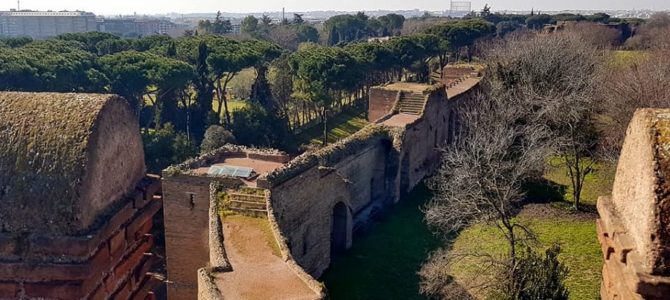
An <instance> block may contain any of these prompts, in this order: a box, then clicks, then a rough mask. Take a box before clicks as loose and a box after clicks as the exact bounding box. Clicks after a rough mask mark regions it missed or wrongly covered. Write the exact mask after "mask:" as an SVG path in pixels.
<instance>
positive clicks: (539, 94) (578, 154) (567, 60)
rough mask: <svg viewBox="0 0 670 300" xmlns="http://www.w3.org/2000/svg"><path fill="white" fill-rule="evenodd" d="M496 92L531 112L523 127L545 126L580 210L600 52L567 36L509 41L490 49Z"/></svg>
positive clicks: (590, 150)
mask: <svg viewBox="0 0 670 300" xmlns="http://www.w3.org/2000/svg"><path fill="white" fill-rule="evenodd" d="M488 57H489V61H490V62H491V65H492V66H493V68H492V69H493V70H492V72H493V74H495V76H496V80H494V81H493V82H494V85H495V86H494V87H495V91H496V93H498V94H512V95H514V97H518V98H520V99H522V100H521V101H522V102H523V103H524V106H528V107H531V109H532V112H531V113H529V114H527V116H526V120H525V121H526V122H529V123H539V124H546V125H547V126H548V127H549V128H550V129H551V132H552V139H551V140H550V141H548V142H550V143H551V144H552V146H553V147H554V149H555V151H556V153H557V154H558V155H560V156H561V157H562V160H563V162H564V164H565V167H566V168H567V171H568V175H569V176H570V179H571V185H572V190H573V195H572V196H573V198H574V207H575V208H576V209H579V204H580V200H581V192H582V187H583V185H584V180H585V179H586V176H587V175H588V174H589V173H590V172H592V171H593V160H592V159H591V158H592V157H593V156H594V153H593V149H594V148H595V145H596V143H597V137H596V135H595V130H594V122H593V119H594V109H593V107H594V94H595V90H596V87H597V83H598V81H597V76H596V75H597V73H598V70H599V68H600V66H601V65H602V57H603V55H602V52H601V51H598V50H597V48H596V47H594V46H593V45H592V44H591V43H590V42H589V41H588V40H586V39H584V38H583V37H582V36H580V35H574V34H570V33H569V32H564V33H556V34H552V35H548V36H547V35H535V36H521V37H518V36H517V37H512V38H511V39H509V40H506V41H503V42H502V43H501V44H499V45H497V46H495V47H493V48H492V50H491V51H490V53H489V56H488Z"/></svg>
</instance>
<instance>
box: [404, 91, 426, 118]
mask: <svg viewBox="0 0 670 300" xmlns="http://www.w3.org/2000/svg"><path fill="white" fill-rule="evenodd" d="M425 103H426V97H424V96H423V95H422V94H417V93H411V92H400V100H399V101H398V112H400V113H403V114H410V115H421V114H422V113H423V106H424V105H425Z"/></svg>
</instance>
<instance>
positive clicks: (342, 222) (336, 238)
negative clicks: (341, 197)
mask: <svg viewBox="0 0 670 300" xmlns="http://www.w3.org/2000/svg"><path fill="white" fill-rule="evenodd" d="M347 213H348V211H347V206H346V205H345V204H344V203H342V202H340V203H337V204H336V205H335V207H333V229H332V231H331V235H330V250H331V255H332V254H337V253H342V252H344V251H345V250H347Z"/></svg>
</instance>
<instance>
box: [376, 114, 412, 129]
mask: <svg viewBox="0 0 670 300" xmlns="http://www.w3.org/2000/svg"><path fill="white" fill-rule="evenodd" d="M418 119H419V116H417V115H410V114H403V113H400V114H397V115H394V116H392V117H391V118H389V119H388V120H386V121H384V122H383V123H382V124H384V125H387V126H396V127H403V126H405V125H408V124H412V123H414V122H416V120H418Z"/></svg>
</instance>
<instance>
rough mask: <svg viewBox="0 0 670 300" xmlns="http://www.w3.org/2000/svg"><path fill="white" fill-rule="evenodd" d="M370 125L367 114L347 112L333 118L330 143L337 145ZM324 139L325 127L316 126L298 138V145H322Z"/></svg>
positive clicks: (330, 123)
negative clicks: (336, 143)
mask: <svg viewBox="0 0 670 300" xmlns="http://www.w3.org/2000/svg"><path fill="white" fill-rule="evenodd" d="M365 125H368V119H367V118H366V116H365V112H361V111H353V110H345V111H343V112H341V113H340V114H338V115H337V116H335V117H331V118H330V120H329V122H328V127H329V130H328V143H335V142H337V141H339V140H341V139H343V138H346V137H348V136H350V135H352V134H354V133H356V132H357V131H359V130H361V129H363V127H365ZM322 137H323V125H317V126H314V127H312V128H310V129H308V130H306V131H304V132H302V133H300V134H299V135H298V136H297V137H296V140H297V144H298V145H302V144H308V143H309V144H315V145H321V144H322Z"/></svg>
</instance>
